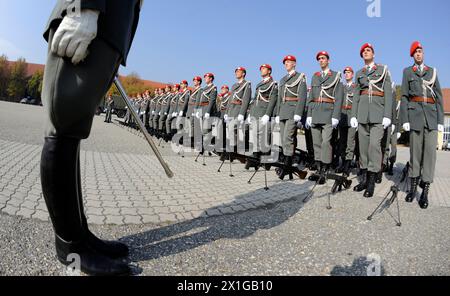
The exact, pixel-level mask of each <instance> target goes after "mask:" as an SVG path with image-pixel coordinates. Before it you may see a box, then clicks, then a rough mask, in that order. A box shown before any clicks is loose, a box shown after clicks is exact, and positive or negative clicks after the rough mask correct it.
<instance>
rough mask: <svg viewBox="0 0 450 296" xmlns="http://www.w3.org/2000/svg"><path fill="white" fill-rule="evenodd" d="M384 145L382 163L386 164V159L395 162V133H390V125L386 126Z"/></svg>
mask: <svg viewBox="0 0 450 296" xmlns="http://www.w3.org/2000/svg"><path fill="white" fill-rule="evenodd" d="M385 140H386V147H385V151H384V158H383V164H384V165H387V164H388V160H391V161H393V162H395V160H396V159H397V133H396V132H394V134H392V126H390V127H388V129H387V135H386V139H385Z"/></svg>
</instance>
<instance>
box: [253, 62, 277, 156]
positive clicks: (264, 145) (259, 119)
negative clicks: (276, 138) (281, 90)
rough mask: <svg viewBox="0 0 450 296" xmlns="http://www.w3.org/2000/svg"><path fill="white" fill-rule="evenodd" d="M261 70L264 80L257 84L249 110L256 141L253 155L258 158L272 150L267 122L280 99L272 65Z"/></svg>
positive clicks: (264, 66) (267, 65) (264, 65)
mask: <svg viewBox="0 0 450 296" xmlns="http://www.w3.org/2000/svg"><path fill="white" fill-rule="evenodd" d="M259 71H260V72H261V77H262V81H261V82H260V83H258V85H257V86H256V91H255V97H254V99H253V100H252V104H251V107H250V112H249V120H250V125H251V127H252V128H251V129H250V131H251V135H250V139H251V140H253V142H254V143H253V144H254V146H255V147H254V148H253V155H254V156H255V157H256V158H259V157H260V155H261V154H262V153H263V152H264V153H266V152H269V150H270V148H269V142H268V141H269V135H270V131H269V128H268V126H267V123H268V122H269V120H270V118H271V117H272V115H273V111H274V109H275V106H276V103H277V99H278V84H277V82H276V81H274V80H273V78H272V66H270V65H269V64H263V65H261V67H259ZM255 140H256V141H255Z"/></svg>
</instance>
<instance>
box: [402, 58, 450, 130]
mask: <svg viewBox="0 0 450 296" xmlns="http://www.w3.org/2000/svg"><path fill="white" fill-rule="evenodd" d="M419 72H420V71H419V70H418V69H417V66H412V67H408V68H406V69H405V70H404V71H403V82H402V99H401V101H402V103H401V108H400V113H401V114H400V121H401V122H400V124H402V125H403V124H404V123H407V122H409V123H410V126H411V130H415V131H420V130H423V128H424V127H428V128H429V129H431V130H437V126H438V124H444V104H443V99H442V91H441V86H440V84H439V79H438V77H437V71H436V69H434V68H431V67H428V66H424V69H423V71H422V73H419ZM413 97H425V98H432V99H434V101H435V103H434V104H431V103H426V102H412V101H411V98H413Z"/></svg>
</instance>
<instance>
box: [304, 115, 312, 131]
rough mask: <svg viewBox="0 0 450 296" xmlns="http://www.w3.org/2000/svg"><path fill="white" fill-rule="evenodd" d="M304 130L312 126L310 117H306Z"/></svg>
mask: <svg viewBox="0 0 450 296" xmlns="http://www.w3.org/2000/svg"><path fill="white" fill-rule="evenodd" d="M305 125H306V128H307V129H309V128H311V125H312V117H306V124H305Z"/></svg>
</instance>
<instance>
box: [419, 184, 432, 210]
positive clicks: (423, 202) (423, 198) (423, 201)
mask: <svg viewBox="0 0 450 296" xmlns="http://www.w3.org/2000/svg"><path fill="white" fill-rule="evenodd" d="M429 191H430V183H428V182H425V183H424V187H423V191H422V194H421V195H420V199H419V206H420V208H422V209H426V208H428V192H429Z"/></svg>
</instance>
